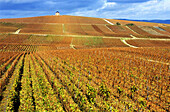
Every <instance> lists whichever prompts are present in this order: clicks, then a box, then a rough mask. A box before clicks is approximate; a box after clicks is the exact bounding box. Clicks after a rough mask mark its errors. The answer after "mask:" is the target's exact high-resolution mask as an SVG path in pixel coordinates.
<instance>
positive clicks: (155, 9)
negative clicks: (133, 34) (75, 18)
mask: <svg viewBox="0 0 170 112" xmlns="http://www.w3.org/2000/svg"><path fill="white" fill-rule="evenodd" d="M101 3H102V4H103V5H101V4H100V5H99V7H98V8H97V9H92V10H86V9H85V8H84V9H81V10H78V11H76V12H73V13H70V14H72V15H81V16H91V17H103V18H112V19H113V18H117V19H120V18H124V19H170V6H169V4H170V0H150V1H147V2H142V3H128V4H117V3H115V2H107V0H102V1H101Z"/></svg>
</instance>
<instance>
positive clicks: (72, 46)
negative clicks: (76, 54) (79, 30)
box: [70, 38, 76, 49]
mask: <svg viewBox="0 0 170 112" xmlns="http://www.w3.org/2000/svg"><path fill="white" fill-rule="evenodd" d="M74 46H75V45H73V38H72V40H71V44H70V48H72V49H76V48H75V47H74Z"/></svg>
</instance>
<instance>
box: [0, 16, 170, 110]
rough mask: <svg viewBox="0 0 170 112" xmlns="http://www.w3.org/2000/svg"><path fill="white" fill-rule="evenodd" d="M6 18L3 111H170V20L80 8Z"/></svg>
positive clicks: (0, 47)
mask: <svg viewBox="0 0 170 112" xmlns="http://www.w3.org/2000/svg"><path fill="white" fill-rule="evenodd" d="M0 21H2V22H0V111H1V112H9V111H14V112H56V111H57V112H81V111H83V112H123V111H125V112H169V111H170V105H169V104H170V96H169V94H170V88H169V84H170V40H169V39H170V33H169V25H167V26H165V25H160V24H157V23H140V22H134V23H135V24H131V21H125V20H113V19H107V21H109V22H111V23H113V24H110V23H109V22H107V21H106V20H103V19H102V18H89V17H76V16H42V17H31V18H18V19H0ZM117 22H119V23H120V24H116V23H117Z"/></svg>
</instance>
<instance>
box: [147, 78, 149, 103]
mask: <svg viewBox="0 0 170 112" xmlns="http://www.w3.org/2000/svg"><path fill="white" fill-rule="evenodd" d="M148 91H149V86H148V75H147V100H149V92H148Z"/></svg>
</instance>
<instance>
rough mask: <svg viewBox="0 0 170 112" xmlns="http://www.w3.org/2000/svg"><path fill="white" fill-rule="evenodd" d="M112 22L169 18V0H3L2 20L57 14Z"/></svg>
mask: <svg viewBox="0 0 170 112" xmlns="http://www.w3.org/2000/svg"><path fill="white" fill-rule="evenodd" d="M56 11H59V12H60V14H61V15H74V16H86V17H99V18H109V19H136V20H153V19H161V20H166V19H170V0H0V18H21V17H34V16H45V15H54V14H55V12H56Z"/></svg>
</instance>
